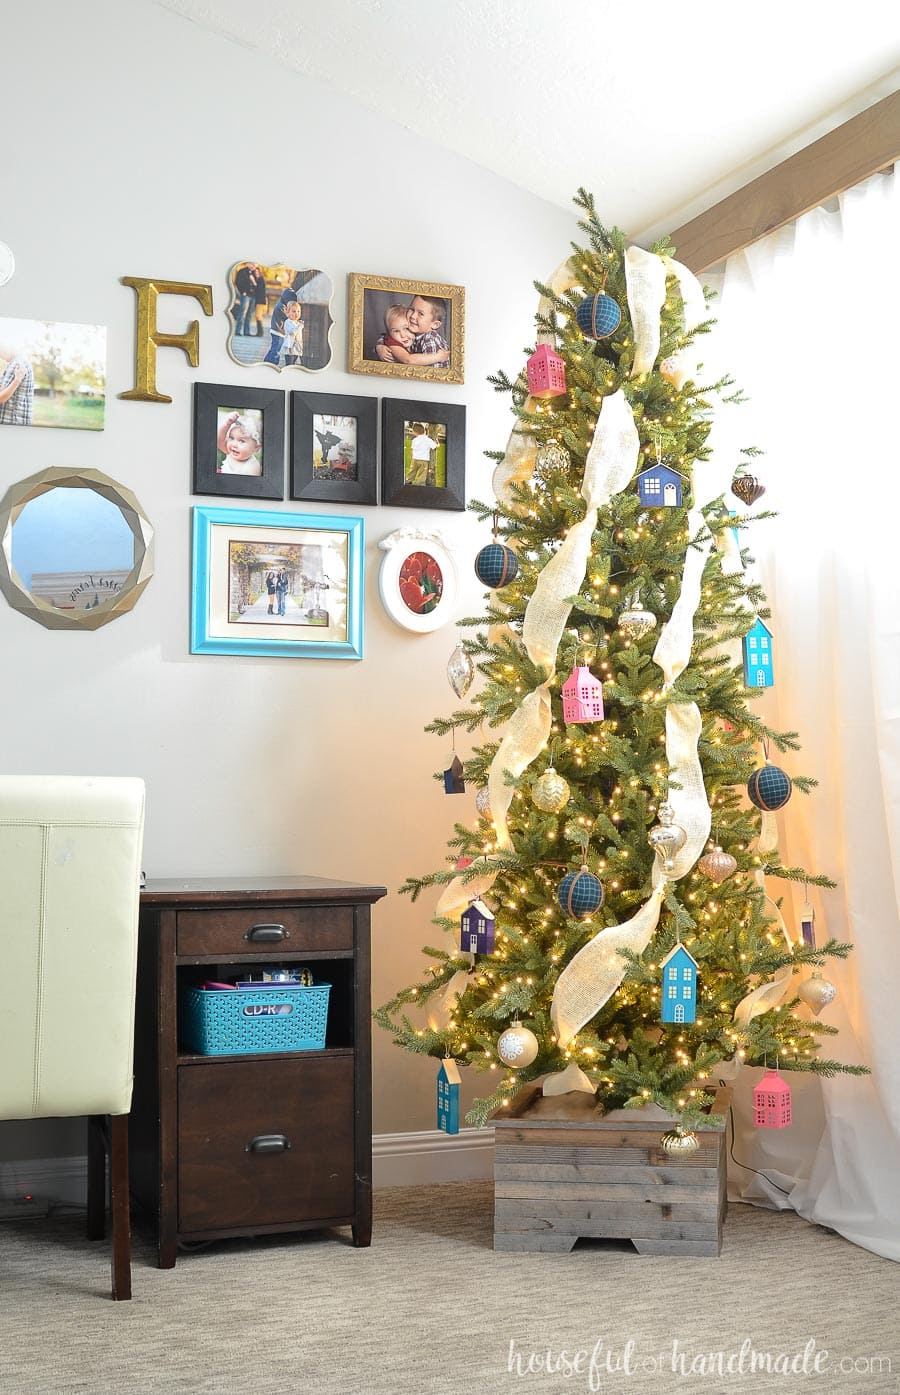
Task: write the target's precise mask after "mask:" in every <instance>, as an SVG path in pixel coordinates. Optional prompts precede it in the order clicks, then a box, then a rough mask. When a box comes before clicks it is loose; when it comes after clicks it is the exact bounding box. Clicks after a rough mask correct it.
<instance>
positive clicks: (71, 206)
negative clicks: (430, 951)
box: [0, 0, 574, 1158]
mask: <svg viewBox="0 0 900 1395" xmlns="http://www.w3.org/2000/svg"><path fill="white" fill-rule="evenodd" d="M126 8H127V33H126V31H125V25H124V23H123V21H124V19H125V15H124V13H123V11H124V10H125V9H126ZM3 52H4V61H3V69H4V79H3V81H4V108H5V111H6V113H7V120H10V119H12V118H14V122H13V124H14V131H15V134H14V136H13V137H12V138H11V139H8V140H6V141H5V142H4V158H3V188H2V197H0V239H2V240H4V241H6V242H8V243H9V244H10V246H11V247H12V248H13V251H14V253H15V255H16V258H17V263H18V269H17V272H16V275H15V277H14V279H13V280H12V281H11V282H10V283H9V284H8V285H7V286H6V287H5V288H3V289H0V317H2V316H16V317H31V318H37V319H44V318H46V319H56V320H64V321H73V322H88V323H103V324H106V325H108V327H109V364H108V372H109V384H108V389H109V394H110V395H109V399H108V403H107V426H106V430H105V431H104V432H103V433H102V434H99V433H92V432H91V433H89V432H76V431H62V430H38V429H33V430H29V429H27V428H21V427H5V426H4V427H0V484H2V485H3V487H4V488H5V487H6V486H7V485H8V484H10V483H12V482H13V481H15V480H18V479H21V478H23V477H24V476H26V475H29V474H31V473H32V472H34V471H36V470H38V469H42V468H44V467H46V466H48V465H80V466H88V467H93V468H97V469H100V470H104V471H106V472H107V473H108V474H110V475H112V476H113V477H114V478H115V479H117V480H119V481H121V482H122V483H123V484H125V485H127V486H128V487H129V488H131V489H133V490H134V491H135V493H136V494H137V496H138V498H139V500H140V502H141V504H142V505H143V507H144V509H145V510H146V512H147V514H148V515H149V517H150V519H151V521H152V522H153V524H154V526H155V528H156V573H155V576H154V578H153V580H152V581H151V583H150V585H149V587H148V588H147V590H146V592H145V594H144V596H143V597H142V598H141V600H140V601H139V603H138V605H137V607H136V609H135V610H134V612H133V613H131V614H129V615H126V616H125V617H124V618H123V619H121V620H118V621H116V622H114V623H113V624H110V625H108V626H106V627H105V628H103V629H100V630H98V631H96V632H95V633H86V634H81V633H60V632H54V631H50V630H46V629H43V628H42V627H40V626H39V625H37V624H35V623H34V622H33V621H31V620H29V619H27V618H26V617H24V616H23V615H21V614H19V613H18V612H15V611H13V610H12V609H10V608H9V607H8V606H7V605H6V604H5V603H3V602H0V645H2V651H3V656H4V683H3V685H2V689H0V705H2V706H0V712H2V731H3V734H4V741H3V746H4V755H3V761H2V768H3V769H4V770H6V771H9V772H11V773H25V772H55V773H68V772H73V773H98V774H99V773H109V774H118V773H121V774H137V775H142V776H143V777H144V778H145V779H146V781H147V784H148V796H149V797H148V817H147V836H146V852H145V865H146V869H147V872H148V874H149V875H150V876H179V875H202V876H216V875H217V874H232V873H235V872H240V873H247V874H259V875H263V874H265V875H273V874H278V873H282V872H283V873H295V872H311V873H321V874H322V875H324V876H329V877H343V878H348V879H352V880H360V881H369V882H381V883H384V884H386V885H387V886H388V887H389V888H390V895H389V896H388V898H387V899H386V900H385V901H383V902H382V903H381V904H380V905H379V906H378V907H377V909H376V913H375V934H374V943H375V952H374V974H373V978H374V982H373V998H374V1000H375V1002H380V1001H381V1000H383V999H384V998H385V997H386V996H387V995H389V994H390V993H391V992H392V991H393V990H394V989H395V987H397V986H398V985H399V984H401V983H405V982H407V981H409V980H410V979H411V978H412V977H413V976H418V972H419V968H420V964H421V962H422V961H421V955H420V953H419V947H420V946H421V945H422V944H423V943H427V942H433V941H434V938H435V934H436V932H433V931H432V928H431V927H430V925H429V916H430V904H429V902H428V901H427V900H426V901H423V902H420V903H418V904H417V905H416V906H415V907H413V906H411V905H410V903H409V901H408V900H407V899H405V898H400V897H398V896H397V894H396V888H397V886H398V885H399V883H400V882H402V881H403V879H404V878H405V877H406V876H407V875H409V874H410V873H421V872H423V871H426V870H429V869H432V868H434V867H437V866H439V865H441V863H442V860H443V857H444V849H445V842H446V838H447V836H448V834H449V832H450V829H451V826H452V823H453V821H454V820H456V819H459V818H460V817H465V818H468V817H471V816H472V814H473V810H474V794H472V793H470V794H467V795H465V796H463V797H452V798H451V797H447V796H445V795H444V794H443V793H442V792H441V787H440V786H439V785H437V784H436V783H435V782H434V781H433V779H432V772H433V771H435V770H436V769H438V768H439V767H441V766H442V764H445V763H446V760H445V758H446V756H447V753H448V749H447V743H445V742H439V741H436V740H435V739H434V738H433V737H427V736H425V735H424V734H423V731H422V728H423V726H424V725H425V723H426V722H427V721H429V719H430V718H431V717H432V716H433V715H435V714H436V713H439V712H447V711H449V710H450V709H451V706H452V705H453V703H455V701H456V699H455V698H454V696H453V694H452V692H451V690H450V687H449V685H448V683H447V681H446V677H445V666H446V662H447V658H448V656H449V654H450V652H451V650H452V649H453V647H454V645H455V643H456V635H455V631H454V629H453V628H445V629H442V630H438V631H437V632H436V633H434V634H433V635H430V636H416V635H413V634H411V633H408V632H406V631H404V630H401V629H399V628H397V627H396V626H395V625H394V624H393V623H392V621H391V620H390V619H389V618H388V617H387V615H386V614H385V612H384V611H383V609H382V607H381V604H380V602H379V599H378V590H377V570H378V562H379V560H380V557H381V554H380V553H379V551H378V549H377V545H376V544H377V541H378V539H380V538H382V537H383V536H384V535H385V534H387V533H388V532H390V531H391V530H392V529H393V528H396V527H398V526H400V525H408V524H419V525H422V524H425V525H430V526H434V525H439V526H440V527H441V528H442V529H444V531H445V533H446V536H447V538H448V539H449V540H450V542H451V544H452V546H453V547H454V549H455V550H456V552H457V555H458V558H459V564H460V572H461V576H462V578H463V586H462V596H461V600H460V605H459V613H460V614H471V613H478V612H479V610H480V608H481V588H480V587H479V585H478V583H477V582H476V581H475V579H474V576H473V574H472V566H471V559H472V557H473V555H474V553H475V551H476V549H477V548H478V547H479V546H480V545H481V543H482V542H483V541H485V540H486V539H487V529H484V528H480V527H479V526H478V525H477V524H476V523H475V521H474V519H472V518H470V517H468V516H465V515H460V514H454V513H435V512H420V511H418V510H410V509H384V508H380V507H379V508H375V507H371V508H363V509H358V510H346V511H347V512H356V513H361V514H362V515H363V516H364V518H365V527H366V583H365V604H366V619H365V646H366V647H365V659H364V660H363V661H362V662H359V663H353V662H336V661H330V662H326V661H318V662H316V661H310V660H288V659H267V658H262V659H261V658H222V657H215V656H202V657H201V656H192V655H191V654H190V653H189V640H188V607H189V599H190V510H191V505H192V503H206V504H210V503H217V502H222V503H230V504H232V505H233V506H234V507H237V508H240V507H243V504H242V502H241V501H240V500H222V501H218V500H212V499H210V498H205V499H197V498H194V499H192V498H191V493H190V481H191V474H190V471H191V459H190V435H191V387H190V385H191V382H192V381H194V380H199V381H205V382H220V383H241V382H243V383H247V384H254V385H257V386H268V385H275V384H277V385H278V386H280V387H284V388H290V387H297V388H305V389H307V390H320V391H333V392H346V393H360V394H370V395H378V396H393V397H404V396H405V397H410V396H417V395H421V396H422V397H427V398H430V399H444V400H447V401H453V402H460V403H465V404H466V407H467V409H468V439H469V447H468V452H467V455H468V458H467V471H468V494H469V497H472V496H475V497H478V498H481V499H486V498H488V497H489V494H490V484H489V481H490V472H491V466H490V463H489V462H487V461H485V460H484V459H483V457H482V454H481V452H482V450H483V449H485V448H497V447H502V445H503V444H504V442H505V439H506V434H507V431H508V426H509V419H508V415H507V406H506V402H505V400H504V399H502V398H498V397H496V396H495V395H494V393H493V391H492V389H491V388H490V387H489V386H488V385H487V384H486V382H485V376H486V374H487V373H488V372H490V371H492V370H494V369H495V368H496V367H498V366H503V367H505V368H506V369H507V370H510V371H512V372H515V371H516V370H517V369H518V367H519V365H520V363H521V348H522V346H523V345H524V344H526V343H527V342H528V341H529V338H530V337H531V336H532V333H533V330H532V320H531V315H532V313H533V310H534V305H535V301H536V296H535V293H534V291H533V290H532V289H531V281H532V279H533V278H534V277H536V276H545V275H548V274H549V273H550V271H551V270H552V268H553V267H554V266H555V265H556V263H557V262H558V261H559V260H560V259H561V257H562V256H563V255H564V253H565V250H566V247H567V245H568V240H569V238H570V237H571V236H573V235H574V221H573V220H572V219H570V218H569V217H568V216H567V215H565V214H564V213H561V212H560V211H559V210H558V209H555V208H552V207H551V206H549V205H546V204H543V203H541V202H540V201H539V200H536V199H534V198H532V197H531V196H530V195H526V194H524V193H522V192H521V191H519V190H517V189H516V188H514V187H513V186H512V185H509V184H506V183H504V182H503V181H501V180H499V179H497V178H496V177H495V176H493V175H490V174H488V173H487V172H486V171H484V170H482V169H480V168H479V167H477V166H475V165H472V164H470V163H468V162H466V161H464V160H461V159H459V158H457V157H456V156H453V155H451V154H448V153H446V152H444V151H442V150H440V149H438V148H437V147H435V146H432V145H430V144H428V143H426V142H423V141H422V140H420V139H418V138H416V137H414V136H412V135H410V134H409V133H408V132H406V131H404V130H403V129H401V128H400V127H399V126H394V125H391V124H390V123H388V122H386V121H384V120H383V119H382V118H380V117H377V116H375V115H373V114H371V113H369V112H367V111H365V110H363V109H362V108H360V107H356V106H354V105H353V104H352V103H350V102H348V101H347V100H346V99H343V98H339V97H337V96H335V95H334V94H333V93H332V92H331V91H330V90H329V87H328V84H327V74H323V82H322V85H313V84H311V83H309V82H307V81H306V80H304V79H301V78H299V77H296V76H294V75H293V74H291V73H290V72H288V71H287V70H286V69H281V68H278V67H276V66H274V65H272V64H270V63H269V62H268V61H266V60H264V59H262V58H260V57H258V56H257V55H255V54H254V53H252V52H250V51H248V50H246V49H243V48H240V47H237V46H235V45H232V44H229V43H226V42H225V41H219V40H217V39H215V38H212V37H210V36H209V35H207V34H205V33H204V32H202V31H201V30H199V29H198V28H196V27H195V26H193V25H190V24H188V23H185V22H183V21H182V20H180V19H178V18H177V17H175V16H173V15H171V14H169V13H168V12H166V11H165V10H163V9H161V8H158V7H156V6H154V5H151V4H148V3H144V0H130V3H129V4H128V5H127V7H124V6H122V5H121V4H115V3H114V2H113V0H84V3H81V4H79V5H77V6H72V7H64V6H59V5H56V4H53V3H50V0H35V3H33V4H32V5H30V6H18V7H17V8H16V9H15V12H14V13H13V14H11V15H10V17H9V19H8V20H6V21H5V22H4V35H3ZM400 57H401V55H398V59H399V58H400ZM335 61H339V56H336V60H335ZM393 78H394V69H393V68H392V69H391V72H390V73H387V72H386V80H393ZM7 129H8V130H9V129H11V128H9V127H7ZM243 256H253V257H257V258H259V259H260V260H261V261H266V260H268V261H273V260H277V259H283V260H285V261H286V262H288V263H293V264H296V265H311V266H320V267H323V268H325V269H326V270H328V271H330V273H331V275H332V277H333V279H334V282H335V287H336V294H335V301H334V316H335V320H336V326H335V329H334V331H333V342H334V345H335V359H334V363H333V365H332V366H331V367H330V368H328V369H327V370H325V371H324V372H323V373H321V374H318V375H311V374H305V373H300V372H295V373H291V372H290V371H289V372H287V373H284V374H282V375H281V377H280V378H276V375H275V373H274V372H273V371H272V370H270V369H265V370H263V369H262V368H257V369H252V370H246V369H240V368H238V367H237V365H235V364H234V363H232V361H231V360H230V359H229V358H228V356H227V354H226V351H225V330H226V321H225V317H224V308H225V304H226V295H225V275H226V272H227V269H228V267H229V266H230V265H231V264H232V263H233V262H234V261H235V260H238V259H239V258H241V257H243ZM350 271H363V272H373V273H378V274H382V275H399V276H413V277H419V278H422V279H434V280H447V281H450V282H456V283H459V284H462V285H464V286H465V287H466V291H467V312H468V332H467V369H466V383H465V386H462V387H448V386H428V387H426V388H423V389H422V390H421V391H420V392H417V391H416V390H415V389H414V388H410V387H409V386H407V385H406V384H404V383H403V382H395V381H393V380H391V379H387V378H384V379H371V380H369V379H366V378H363V377H359V376H353V375H349V374H347V373H346V372H345V371H344V370H343V363H344V361H345V353H346V332H345V320H346V297H345V286H346V274H347V273H348V272H350ZM122 275H136V276H156V277H160V278H169V279H175V280H184V281H199V282H207V283H210V284H212V286H213V293H214V298H215V316H214V318H213V319H210V320H204V319H203V317H202V316H201V317H200V318H201V363H200V368H199V369H197V370H191V369H190V368H188V366H187V364H186V361H185V360H184V358H183V356H182V355H181V354H180V353H178V352H173V351H171V350H166V351H162V352H161V353H160V356H159V380H160V384H161V386H162V387H163V389H164V390H165V391H167V392H170V393H171V395H172V396H173V398H174V401H173V403H172V404H171V405H170V406H163V405H156V404H146V403H135V402H122V401H119V400H117V399H116V397H115V394H116V393H118V392H120V391H122V390H123V389H126V388H128V387H130V386H131V383H132V380H131V376H130V375H131V371H132V370H131V365H132V355H133V323H134V309H133V293H132V292H131V290H129V289H127V288H125V287H122V286H121V285H119V284H118V278H119V277H120V276H122ZM195 312H196V307H195V306H194V305H193V304H192V303H191V302H188V301H182V300H180V299H176V300H170V301H168V302H162V311H161V316H160V322H161V324H162V326H163V327H165V328H169V329H173V330H180V329H182V328H183V327H184V324H185V322H186V320H187V319H188V318H193V317H194V315H195ZM249 506H252V507H254V508H257V507H258V508H267V507H277V506H276V505H269V504H266V503H262V502H256V501H254V502H252V504H251V505H249ZM285 507H288V508H291V507H299V506H298V505H291V504H290V503H288V504H286V505H285ZM308 508H309V510H310V511H311V512H315V511H320V512H322V511H326V512H327V507H326V506H324V505H321V504H312V505H309V506H308ZM4 933H12V930H11V927H4ZM433 1116H434V1069H433V1066H432V1064H431V1063H430V1062H424V1061H420V1060H418V1059H413V1058H410V1057H408V1056H406V1055H405V1053H401V1052H399V1051H397V1050H395V1049H394V1048H393V1047H392V1046H391V1045H390V1043H389V1042H388V1041H387V1040H386V1039H385V1038H384V1037H383V1036H382V1034H380V1033H379V1034H378V1035H377V1039H376V1054H375V1129H376V1131H378V1132H394V1131H402V1130H417V1129H430V1128H433V1127H434V1117H433ZM79 1148H80V1134H77V1133H76V1132H75V1131H74V1129H73V1128H70V1127H69V1126H68V1125H66V1126H62V1125H55V1126H51V1127H38V1126H37V1125H28V1126H25V1125H4V1126H0V1158H3V1157H6V1158H15V1157H19V1158H22V1157H36V1156H41V1155H43V1154H51V1153H54V1152H57V1153H65V1152H70V1153H71V1152H76V1151H78V1150H79Z"/></svg>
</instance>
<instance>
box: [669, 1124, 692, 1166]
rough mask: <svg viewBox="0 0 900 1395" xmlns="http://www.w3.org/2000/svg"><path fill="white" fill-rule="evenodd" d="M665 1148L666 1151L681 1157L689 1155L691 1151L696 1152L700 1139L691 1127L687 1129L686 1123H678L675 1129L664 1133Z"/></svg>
mask: <svg viewBox="0 0 900 1395" xmlns="http://www.w3.org/2000/svg"><path fill="white" fill-rule="evenodd" d="M661 1143H662V1146H663V1149H664V1151H665V1152H666V1153H674V1154H676V1155H677V1156H679V1157H682V1158H686V1157H689V1156H690V1154H691V1153H696V1152H697V1149H698V1148H699V1147H700V1140H699V1138H698V1137H697V1135H696V1134H695V1133H693V1132H692V1131H691V1130H690V1129H686V1128H685V1126H684V1124H676V1125H675V1127H674V1129H670V1130H669V1131H668V1133H664V1134H663V1136H662V1139H661Z"/></svg>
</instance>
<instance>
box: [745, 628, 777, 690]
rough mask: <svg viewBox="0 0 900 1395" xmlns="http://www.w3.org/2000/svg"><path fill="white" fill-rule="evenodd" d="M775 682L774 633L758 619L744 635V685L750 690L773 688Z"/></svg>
mask: <svg viewBox="0 0 900 1395" xmlns="http://www.w3.org/2000/svg"><path fill="white" fill-rule="evenodd" d="M774 682H775V673H774V669H773V667H772V631H771V630H770V629H768V628H767V627H766V626H765V625H764V624H763V622H762V621H761V620H759V619H757V620H756V622H755V624H754V626H753V628H752V630H748V631H747V633H746V634H745V635H744V684H745V686H746V687H748V688H771V687H772V685H773V683H774Z"/></svg>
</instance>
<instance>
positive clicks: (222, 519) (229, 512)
mask: <svg viewBox="0 0 900 1395" xmlns="http://www.w3.org/2000/svg"><path fill="white" fill-rule="evenodd" d="M192 512H193V565H192V572H191V576H192V596H191V653H192V654H239V655H244V656H253V655H262V656H265V657H269V658H292V659H361V658H362V657H363V558H364V551H365V533H364V526H365V525H364V522H363V520H362V519H361V518H350V517H346V516H344V515H339V514H322V513H315V514H311V513H295V512H293V511H291V512H288V511H286V510H282V509H231V508H206V507H204V506H203V505H195V507H194V508H193V510H192ZM329 631H330V633H329Z"/></svg>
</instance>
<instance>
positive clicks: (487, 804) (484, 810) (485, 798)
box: [475, 785, 491, 819]
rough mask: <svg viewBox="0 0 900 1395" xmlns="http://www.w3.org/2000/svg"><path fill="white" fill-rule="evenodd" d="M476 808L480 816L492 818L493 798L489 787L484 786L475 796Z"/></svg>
mask: <svg viewBox="0 0 900 1395" xmlns="http://www.w3.org/2000/svg"><path fill="white" fill-rule="evenodd" d="M475 808H476V809H477V810H478V812H479V814H483V815H484V817H485V818H486V819H489V818H490V817H491V796H490V793H489V791H488V787H487V785H482V786H481V789H480V790H478V792H477V794H476V795H475Z"/></svg>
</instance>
